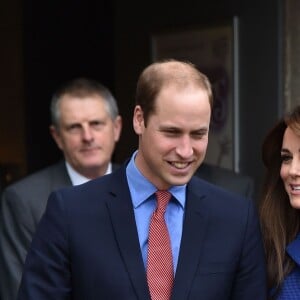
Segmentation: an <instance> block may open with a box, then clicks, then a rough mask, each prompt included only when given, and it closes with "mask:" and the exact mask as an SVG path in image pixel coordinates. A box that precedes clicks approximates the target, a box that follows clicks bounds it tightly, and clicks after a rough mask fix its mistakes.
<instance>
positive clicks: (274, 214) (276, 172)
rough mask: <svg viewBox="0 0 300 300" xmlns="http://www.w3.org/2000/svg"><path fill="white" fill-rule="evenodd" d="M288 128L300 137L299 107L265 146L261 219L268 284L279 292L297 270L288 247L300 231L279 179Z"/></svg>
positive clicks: (288, 116)
mask: <svg viewBox="0 0 300 300" xmlns="http://www.w3.org/2000/svg"><path fill="white" fill-rule="evenodd" d="M287 127H289V128H290V129H292V130H293V131H294V132H295V133H296V134H297V135H299V136H300V106H297V107H296V108H295V109H294V110H293V111H292V112H291V113H290V114H288V115H286V117H285V118H283V119H282V120H280V121H279V122H278V123H277V124H276V125H275V126H274V127H273V128H272V130H271V131H270V132H269V133H268V134H267V136H266V138H265V140H264V142H263V146H262V159H263V163H264V165H265V179H264V184H263V189H262V197H261V201H260V207H259V208H260V209H259V212H260V220H261V227H262V234H263V239H264V246H265V251H266V259H267V272H268V285H269V288H275V291H279V290H280V287H281V285H282V282H283V280H284V278H285V277H286V275H287V274H289V273H290V272H291V270H292V269H293V267H294V262H293V261H292V259H291V258H290V257H289V256H288V255H286V251H285V248H286V246H287V244H289V243H290V242H292V241H293V240H294V239H295V237H296V235H297V233H298V232H299V229H300V219H299V212H298V210H296V209H294V208H293V207H292V206H291V205H290V201H289V197H288V194H287V193H286V191H285V188H284V185H283V182H282V179H281V177H280V169H281V147H282V140H283V135H284V133H285V130H286V128H287Z"/></svg>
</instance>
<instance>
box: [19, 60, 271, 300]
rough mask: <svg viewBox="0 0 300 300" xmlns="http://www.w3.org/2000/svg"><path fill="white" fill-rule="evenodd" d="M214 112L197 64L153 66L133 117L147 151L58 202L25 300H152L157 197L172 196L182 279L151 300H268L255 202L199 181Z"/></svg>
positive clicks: (176, 262) (28, 269)
mask: <svg viewBox="0 0 300 300" xmlns="http://www.w3.org/2000/svg"><path fill="white" fill-rule="evenodd" d="M211 108H212V92H211V86H210V83H209V81H208V79H207V77H206V76H205V75H203V74H202V73H200V72H199V71H198V70H197V69H196V68H195V67H194V66H193V65H191V64H189V63H187V62H180V61H174V60H169V61H163V62H157V63H154V64H152V65H150V66H149V67H147V68H146V69H145V70H144V71H143V72H142V74H141V76H140V78H139V81H138V84H137V90H136V106H135V108H134V114H133V127H134V130H135V132H136V134H137V135H138V137H139V144H138V149H137V151H136V152H134V153H133V155H132V157H131V159H130V160H129V161H128V162H126V163H125V164H124V165H123V166H122V167H120V168H119V169H118V170H116V171H115V172H113V173H112V174H110V175H107V176H104V177H101V178H98V179H95V180H91V181H90V182H88V183H86V184H83V185H80V186H76V187H71V188H66V189H61V190H59V191H56V192H53V193H52V194H51V196H50V198H49V201H48V204H47V209H46V212H45V214H44V216H43V217H42V220H41V222H40V224H39V226H38V229H37V232H36V235H35V237H34V239H33V242H32V244H31V248H30V251H29V253H28V256H27V259H26V263H25V269H24V273H23V277H22V282H21V287H20V290H19V295H18V299H19V300H29V299H31V300H36V299H39V300H50V299H53V300H54V299H55V300H63V299H78V300H79V299H80V300H82V299H88V300H93V299H95V300H96V299H97V300H99V299H109V300H120V299H124V300H125V299H126V300H133V299H140V300H150V299H151V296H150V292H149V287H148V284H147V276H146V273H147V267H148V265H147V252H148V230H149V222H150V218H151V215H152V213H153V211H154V209H155V207H156V200H155V196H154V193H155V192H156V191H157V190H164V191H166V190H167V191H168V192H170V193H171V195H172V198H171V200H170V202H169V204H168V206H167V209H166V213H165V217H164V218H165V222H166V225H167V229H168V234H169V239H170V242H171V254H172V255H171V259H172V265H173V270H174V278H173V285H171V287H172V290H171V297H168V298H163V295H161V296H160V297H159V298H152V299H151V300H165V299H167V300H169V299H172V300H187V299H189V300H202V299H203V300H225V299H233V300H253V299H255V300H263V299H266V280H265V278H266V272H265V261H264V250H263V246H262V241H261V234H260V229H259V222H258V218H257V215H256V212H255V209H254V204H253V202H252V201H251V200H249V199H247V198H244V197H241V196H238V195H237V194H234V193H231V192H227V191H225V190H223V189H221V188H218V187H217V186H215V185H213V184H211V183H208V182H206V181H204V180H202V179H200V178H198V177H194V176H193V174H194V172H195V171H196V170H197V169H198V167H199V165H200V164H201V163H202V161H203V159H204V156H205V152H206V149H207V143H208V133H209V123H210V116H211ZM159 282H160V281H158V283H159Z"/></svg>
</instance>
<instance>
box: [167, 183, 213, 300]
mask: <svg viewBox="0 0 300 300" xmlns="http://www.w3.org/2000/svg"><path fill="white" fill-rule="evenodd" d="M206 197H207V195H206V194H205V193H203V191H201V187H199V182H198V181H197V183H195V182H194V180H193V179H192V180H191V182H190V183H189V185H188V188H187V201H186V211H185V218H184V224H183V232H182V238H181V246H180V253H179V259H178V265H177V270H176V275H175V282H174V288H173V295H172V300H184V299H187V298H188V293H189V291H190V289H191V284H192V281H193V278H194V276H195V273H196V270H197V266H198V261H199V259H200V255H201V250H202V245H203V241H204V237H205V233H206V228H207V225H208V219H209V218H208V216H209V213H210V212H209V207H207V205H206V204H205V203H206Z"/></svg>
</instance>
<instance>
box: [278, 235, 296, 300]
mask: <svg viewBox="0 0 300 300" xmlns="http://www.w3.org/2000/svg"><path fill="white" fill-rule="evenodd" d="M286 252H287V253H288V255H289V256H290V257H291V258H292V259H293V261H294V262H295V263H296V266H295V268H294V269H293V271H292V272H291V273H290V274H289V275H288V276H287V277H286V278H285V280H284V282H283V285H282V288H281V290H280V293H279V295H278V297H277V298H276V299H278V300H296V299H300V233H299V234H298V235H297V237H296V239H295V240H294V241H293V242H291V243H290V244H289V245H288V246H287V248H286Z"/></svg>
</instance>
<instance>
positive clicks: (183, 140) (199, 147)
mask: <svg viewBox="0 0 300 300" xmlns="http://www.w3.org/2000/svg"><path fill="white" fill-rule="evenodd" d="M210 115H211V108H210V104H209V99H208V96H207V93H206V92H204V91H203V90H202V89H200V88H198V87H197V88H195V87H194V88H191V87H190V88H188V89H178V88H176V87H174V86H168V87H165V88H163V89H162V91H161V92H160V93H159V95H158V97H157V99H156V102H155V113H154V114H152V115H150V116H149V119H148V122H147V127H145V122H144V118H143V111H142V110H141V108H140V107H139V106H136V107H135V111H134V119H133V123H134V129H135V132H136V133H137V134H138V135H139V151H138V154H137V157H136V164H137V167H138V168H139V170H140V171H141V172H142V174H143V175H144V176H145V177H146V178H147V179H148V180H149V181H150V182H152V183H153V184H154V185H155V186H156V187H157V188H158V189H168V188H169V187H170V186H172V185H183V184H185V183H187V182H188V181H189V180H190V178H191V177H192V175H193V174H194V172H195V171H196V169H197V168H198V167H199V165H200V164H201V162H202V161H203V159H204V157H205V153H206V148H207V143H208V131H209V122H210Z"/></svg>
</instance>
